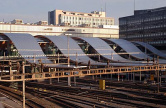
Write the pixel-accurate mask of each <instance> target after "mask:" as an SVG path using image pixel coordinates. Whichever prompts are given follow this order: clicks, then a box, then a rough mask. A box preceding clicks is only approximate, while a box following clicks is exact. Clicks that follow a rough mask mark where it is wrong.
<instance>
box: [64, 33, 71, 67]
mask: <svg viewBox="0 0 166 108" xmlns="http://www.w3.org/2000/svg"><path fill="white" fill-rule="evenodd" d="M64 35H66V36H67V56H68V63H67V64H68V67H69V66H70V62H69V36H71V35H72V34H64Z"/></svg>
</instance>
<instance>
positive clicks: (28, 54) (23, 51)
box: [3, 33, 52, 63]
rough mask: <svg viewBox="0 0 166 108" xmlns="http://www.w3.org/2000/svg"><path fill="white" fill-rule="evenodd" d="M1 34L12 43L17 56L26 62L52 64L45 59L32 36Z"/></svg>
mask: <svg viewBox="0 0 166 108" xmlns="http://www.w3.org/2000/svg"><path fill="white" fill-rule="evenodd" d="M3 34H4V35H5V36H7V37H8V38H9V39H10V40H11V41H12V42H13V44H14V45H15V47H16V48H17V50H18V52H19V54H20V55H21V56H22V57H23V58H24V59H25V60H27V61H28V62H30V63H38V61H39V60H40V59H41V61H42V63H52V62H51V61H50V60H48V59H47V57H46V56H45V54H44V53H43V51H42V49H41V47H40V46H39V44H38V43H37V41H36V40H35V38H34V37H33V36H32V35H30V34H22V33H3Z"/></svg>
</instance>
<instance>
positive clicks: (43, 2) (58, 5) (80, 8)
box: [0, 0, 166, 24]
mask: <svg viewBox="0 0 166 108" xmlns="http://www.w3.org/2000/svg"><path fill="white" fill-rule="evenodd" d="M0 4H1V5H0V21H5V22H10V21H12V20H13V19H22V20H23V22H24V23H35V22H38V21H41V20H45V21H47V20H48V11H52V10H55V9H60V10H65V11H74V12H86V13H90V12H91V11H101V9H102V10H105V4H106V13H107V14H106V15H107V17H113V18H115V24H118V18H119V17H124V16H130V15H133V14H134V0H0ZM164 6H166V0H135V10H142V9H151V8H158V7H164Z"/></svg>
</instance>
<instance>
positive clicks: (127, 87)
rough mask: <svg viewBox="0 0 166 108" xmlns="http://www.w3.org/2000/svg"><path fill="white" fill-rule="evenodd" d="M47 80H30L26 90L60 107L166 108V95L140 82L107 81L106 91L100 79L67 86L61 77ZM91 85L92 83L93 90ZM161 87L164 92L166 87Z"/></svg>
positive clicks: (78, 80) (79, 80)
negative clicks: (50, 81) (59, 80)
mask: <svg viewBox="0 0 166 108" xmlns="http://www.w3.org/2000/svg"><path fill="white" fill-rule="evenodd" d="M46 83H48V82H47V81H46V82H44V83H39V82H26V92H27V93H29V94H31V95H33V96H35V97H36V98H39V99H41V98H42V99H44V100H45V101H48V102H51V103H55V104H57V105H58V106H60V107H70V108H75V107H77V108H85V107H86V108H91V107H97V108H107V107H121V108H124V107H128V108H130V107H131V108H132V107H138V108H143V107H146V108H165V107H166V96H165V95H163V94H157V93H155V92H154V91H153V90H152V89H151V88H149V87H150V86H148V85H141V84H139V83H137V84H136V83H128V82H110V81H106V90H104V91H102V90H98V89H97V88H98V81H94V80H87V79H86V80H85V79H77V84H78V85H79V86H78V87H69V86H64V85H65V84H66V83H67V82H66V81H64V80H61V82H60V83H58V84H57V85H56V84H55V82H54V81H53V84H54V85H53V84H46ZM62 85H63V86H62ZM87 86H89V87H90V86H91V88H92V89H90V88H88V87H87ZM132 86H133V87H132ZM84 87H85V88H84ZM144 88H145V89H144ZM161 89H162V90H163V91H164V89H165V88H164V87H163V88H161ZM19 90H22V87H19Z"/></svg>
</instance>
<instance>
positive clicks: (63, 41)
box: [45, 36, 106, 65]
mask: <svg viewBox="0 0 166 108" xmlns="http://www.w3.org/2000/svg"><path fill="white" fill-rule="evenodd" d="M45 37H47V38H48V39H49V40H51V41H52V42H53V43H54V44H55V45H56V46H57V47H58V48H59V50H60V51H61V52H62V53H63V54H64V56H66V57H68V39H69V57H70V59H71V60H72V61H77V62H78V63H83V64H88V61H89V60H90V63H91V64H92V65H106V64H105V63H99V62H96V61H94V60H92V59H91V58H89V57H88V56H87V55H86V54H85V53H84V52H83V51H82V49H81V48H80V47H79V45H78V44H77V43H76V42H75V41H74V40H73V39H72V38H70V37H67V36H45ZM76 55H77V56H76ZM76 59H77V60H76Z"/></svg>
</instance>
